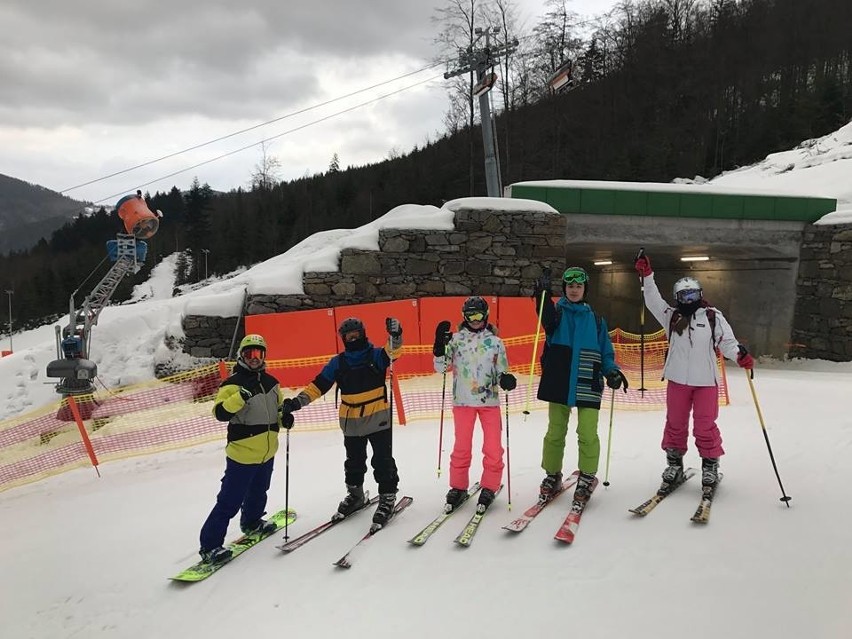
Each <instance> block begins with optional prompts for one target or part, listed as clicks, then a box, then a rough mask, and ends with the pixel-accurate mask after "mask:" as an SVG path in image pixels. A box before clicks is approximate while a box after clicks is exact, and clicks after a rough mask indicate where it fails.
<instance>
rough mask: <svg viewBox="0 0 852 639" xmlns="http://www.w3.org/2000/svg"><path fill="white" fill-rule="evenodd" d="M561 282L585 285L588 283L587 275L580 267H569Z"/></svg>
mask: <svg viewBox="0 0 852 639" xmlns="http://www.w3.org/2000/svg"><path fill="white" fill-rule="evenodd" d="M562 281H563V282H565V283H566V284H585V283H586V282H588V281H589V274H588V273H586V271H585V270H584V269H582V268H580V267H573V266H572V267H571V268H569V269H568V270H566V271H565V272H564V273H563V274H562Z"/></svg>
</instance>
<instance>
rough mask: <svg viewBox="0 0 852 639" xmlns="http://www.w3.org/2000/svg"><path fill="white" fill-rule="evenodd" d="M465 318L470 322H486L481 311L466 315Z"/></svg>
mask: <svg viewBox="0 0 852 639" xmlns="http://www.w3.org/2000/svg"><path fill="white" fill-rule="evenodd" d="M464 318H465V319H466V320H467V321H468V322H484V321H485V313H482V312H480V311H473V312H471V313H465V314H464Z"/></svg>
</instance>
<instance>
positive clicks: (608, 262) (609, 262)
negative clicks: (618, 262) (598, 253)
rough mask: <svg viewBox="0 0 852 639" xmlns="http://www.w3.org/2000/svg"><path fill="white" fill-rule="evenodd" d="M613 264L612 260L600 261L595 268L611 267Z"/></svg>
mask: <svg viewBox="0 0 852 639" xmlns="http://www.w3.org/2000/svg"><path fill="white" fill-rule="evenodd" d="M610 264H612V260H598V261H596V262H595V266H609V265H610Z"/></svg>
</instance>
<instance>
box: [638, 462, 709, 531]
mask: <svg viewBox="0 0 852 639" xmlns="http://www.w3.org/2000/svg"><path fill="white" fill-rule="evenodd" d="M696 474H698V471H697V470H696V469H695V468H687V469H686V470H684V473H683V479H682V480H681V481H680V482H678V483H676V484H666V483H665V482H664V483H663V485H662V486H660V489H659V490H658V491H657V493H656V494H655V495H654V496H653V497H651V498H650V499H649V500H647V501H645V502H643V503H641V504H639V505H638V506H636V508H631V509H630V512H631V513H633V514H634V515H638V516H640V517H644V516H645V515H647V514H648V513H649V512H651V511H652V510H654V508H656V507H657V506H658V505H659V504H660V502H661V501H663V500H664V499H665V498H666V497H668V496H669V495H671V494H672V493H673V492H674V491H676V490H677V489H678V488H680V487H681V486H683V485H684V484H685V483H686V482H687V481H689V480H690V479H692V478H693V477H695V475H696ZM722 476H723V475H722V473H719V479H718V480H717V481H716V483H715V484H714V485H713V486H703V487H702V490H701V501H700V502H699V504H698V508H697V509H696V510H695V514H694V515H693V516H692V518H691V521H692V522H694V523H696V524H706V523H708V522H709V521H710V508H711V506H712V505H713V498H714V497H715V496H716V489H717V487H718V486H719V483H720V482H721V481H722Z"/></svg>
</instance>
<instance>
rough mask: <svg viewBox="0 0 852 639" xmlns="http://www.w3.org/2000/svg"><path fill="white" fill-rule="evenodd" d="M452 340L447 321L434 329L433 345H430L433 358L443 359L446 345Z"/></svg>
mask: <svg viewBox="0 0 852 639" xmlns="http://www.w3.org/2000/svg"><path fill="white" fill-rule="evenodd" d="M452 338H453V334H452V332H451V331H450V323H449V322H448V321H447V320H444V321H443V322H440V323H439V324H438V326H436V327H435V343H434V344H433V345H432V354H433V355H434V356H435V357H443V356H444V354H445V353H446V349H447V344H449V343H450V340H451V339H452Z"/></svg>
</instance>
